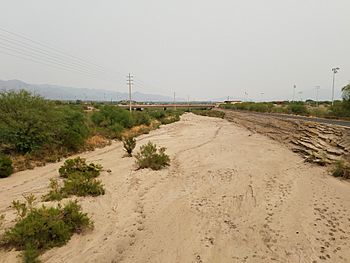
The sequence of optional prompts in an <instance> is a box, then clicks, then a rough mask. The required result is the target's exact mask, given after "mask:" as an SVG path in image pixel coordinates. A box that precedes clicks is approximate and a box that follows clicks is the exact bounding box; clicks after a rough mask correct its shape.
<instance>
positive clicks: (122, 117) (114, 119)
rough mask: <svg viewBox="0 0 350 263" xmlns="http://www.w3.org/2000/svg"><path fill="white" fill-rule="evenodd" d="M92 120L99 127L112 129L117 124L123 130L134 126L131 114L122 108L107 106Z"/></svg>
mask: <svg viewBox="0 0 350 263" xmlns="http://www.w3.org/2000/svg"><path fill="white" fill-rule="evenodd" d="M91 120H92V121H93V123H94V124H95V125H97V126H98V127H102V128H105V129H107V130H108V129H111V128H112V127H115V125H116V124H118V125H119V126H121V127H123V128H131V127H132V126H133V125H134V122H133V119H132V116H131V114H130V113H129V112H128V111H126V110H124V109H121V108H118V107H115V106H110V105H106V106H103V107H101V108H100V111H96V112H94V113H93V114H92V116H91Z"/></svg>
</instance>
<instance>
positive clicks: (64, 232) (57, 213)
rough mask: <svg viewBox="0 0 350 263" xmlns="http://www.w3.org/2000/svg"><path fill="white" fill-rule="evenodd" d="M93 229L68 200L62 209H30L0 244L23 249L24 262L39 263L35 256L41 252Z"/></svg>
mask: <svg viewBox="0 0 350 263" xmlns="http://www.w3.org/2000/svg"><path fill="white" fill-rule="evenodd" d="M92 226H93V225H92V222H91V220H90V219H89V217H88V216H87V214H85V213H82V212H81V207H80V205H78V203H77V202H76V201H75V202H72V201H70V202H68V203H67V204H66V205H65V206H64V207H62V206H61V205H58V207H56V208H55V207H45V206H42V207H40V208H32V209H31V210H30V211H29V212H28V214H27V215H26V216H25V217H23V218H22V219H21V220H19V221H18V222H17V223H16V224H15V226H14V227H12V228H11V229H9V230H7V231H6V232H5V233H4V235H3V238H2V240H1V245H2V246H5V247H12V248H15V249H18V250H25V251H24V253H23V256H24V262H38V261H37V256H38V255H39V254H40V253H41V252H44V251H45V250H47V249H50V248H53V247H56V246H62V245H64V244H65V243H67V242H68V241H69V239H70V238H71V236H72V235H73V234H74V233H80V232H82V231H83V230H85V229H87V228H90V227H92Z"/></svg>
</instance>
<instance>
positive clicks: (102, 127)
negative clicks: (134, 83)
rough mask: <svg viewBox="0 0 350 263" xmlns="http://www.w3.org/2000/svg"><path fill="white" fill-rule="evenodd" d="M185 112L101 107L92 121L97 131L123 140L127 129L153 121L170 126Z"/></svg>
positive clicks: (146, 124)
mask: <svg viewBox="0 0 350 263" xmlns="http://www.w3.org/2000/svg"><path fill="white" fill-rule="evenodd" d="M182 113H183V111H172V110H166V111H165V110H145V111H142V112H140V111H133V112H132V113H131V114H130V112H128V111H126V110H125V109H122V108H118V107H115V106H111V105H106V106H102V107H100V109H99V111H96V112H94V113H93V114H92V116H91V120H92V122H93V123H94V125H95V126H97V130H98V131H99V132H101V133H102V134H104V135H105V136H107V137H109V138H117V139H121V138H122V133H123V131H124V130H125V129H130V128H132V127H135V126H140V125H145V126H149V125H150V124H151V122H152V120H158V121H159V122H161V123H162V124H169V123H172V122H175V121H178V120H180V115H181V114H182Z"/></svg>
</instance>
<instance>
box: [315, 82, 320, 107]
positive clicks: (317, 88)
mask: <svg viewBox="0 0 350 263" xmlns="http://www.w3.org/2000/svg"><path fill="white" fill-rule="evenodd" d="M315 88H316V107H318V91H319V89H320V86H316V87H315Z"/></svg>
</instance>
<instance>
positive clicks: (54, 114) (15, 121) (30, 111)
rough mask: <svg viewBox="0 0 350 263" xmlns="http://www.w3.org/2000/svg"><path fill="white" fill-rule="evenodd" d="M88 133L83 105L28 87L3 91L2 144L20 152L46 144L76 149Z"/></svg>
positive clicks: (0, 100)
mask: <svg viewBox="0 0 350 263" xmlns="http://www.w3.org/2000/svg"><path fill="white" fill-rule="evenodd" d="M87 136H88V129H87V126H86V125H85V117H84V115H83V113H82V111H81V109H80V108H73V107H70V106H64V105H55V104H54V103H53V102H50V101H47V100H45V99H43V98H42V97H40V96H33V95H31V94H30V93H29V92H27V91H24V90H22V91H19V92H14V91H10V92H2V93H0V145H1V144H3V145H6V146H7V147H8V148H9V149H11V150H13V151H15V152H17V153H30V152H33V151H38V150H40V149H42V148H44V147H45V146H46V147H48V148H63V149H66V150H67V151H76V150H78V149H79V148H80V147H82V146H83V144H84V141H85V139H86V138H87Z"/></svg>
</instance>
